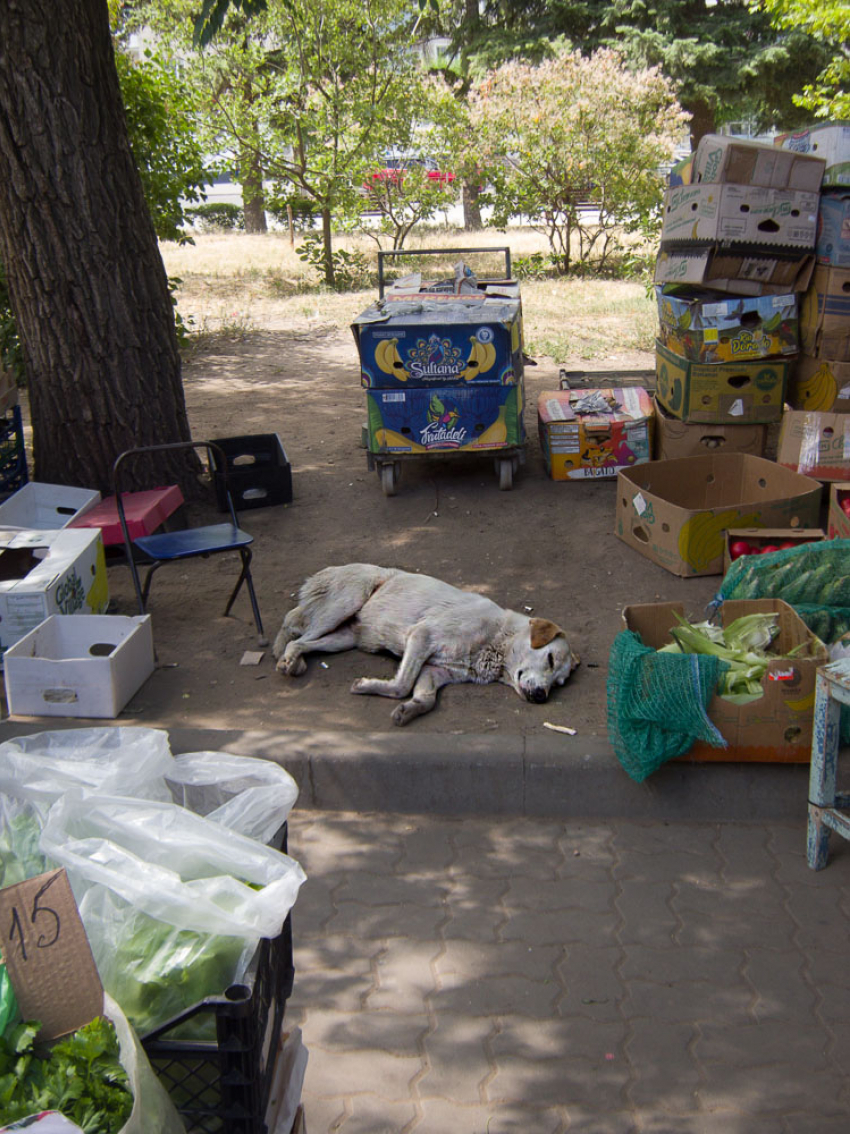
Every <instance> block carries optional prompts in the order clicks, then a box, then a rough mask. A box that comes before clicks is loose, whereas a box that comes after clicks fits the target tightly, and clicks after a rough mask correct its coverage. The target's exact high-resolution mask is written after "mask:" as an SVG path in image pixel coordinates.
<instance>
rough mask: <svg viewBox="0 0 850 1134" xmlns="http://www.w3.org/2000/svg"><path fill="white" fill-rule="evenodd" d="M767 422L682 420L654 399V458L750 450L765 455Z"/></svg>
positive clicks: (657, 459) (753, 454)
mask: <svg viewBox="0 0 850 1134" xmlns="http://www.w3.org/2000/svg"><path fill="white" fill-rule="evenodd" d="M769 428H770V427H769V426H767V425H756V424H754V423H751V422H745V423H744V424H742V425H720V424H713V425H707V424H704V423H703V422H701V421H681V420H680V419H679V418H678V417H673V416H671V414H669V413H667V411H666V410H665V409H664V407H663V406H661V405H659V403H658V399H655V431H654V432H655V447H654V448H655V454H654V455H655V460H656V461H671V460H675V459H676V457H699V456H703V455H705V454H706V453H708V454H718V453H749V454H750V455H751V456H753V457H763V456H764V452H765V449H766V447H767V431H768V429H769Z"/></svg>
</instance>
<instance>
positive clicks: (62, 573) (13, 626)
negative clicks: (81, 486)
mask: <svg viewBox="0 0 850 1134" xmlns="http://www.w3.org/2000/svg"><path fill="white" fill-rule="evenodd" d="M108 601H109V584H108V582H107V578H106V557H105V555H104V550H103V540H102V539H101V535H100V529H99V528H91V529H85V528H80V529H74V528H62V529H61V530H59V531H26V532H16V531H0V651H5V650H7V649H8V648H9V647H10V646H13V645H14V644H15V642H17V641H19V640H20V639H21V638H23V636H24V635H25V634H28V633H29V632H30V630H34V629H35V627H36V626H38V625H39V624H40V623H41V622H43V621H44V620H45V618H47V617H48V615H50V614H102V613H103V612H104V611H105V610H106V605H107V603H108Z"/></svg>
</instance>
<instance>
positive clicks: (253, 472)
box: [213, 433, 292, 512]
mask: <svg viewBox="0 0 850 1134" xmlns="http://www.w3.org/2000/svg"><path fill="white" fill-rule="evenodd" d="M213 442H214V444H216V445H218V447H219V449H221V451H222V453H223V454H224V458H225V460H226V462H227V480H228V483H229V485H230V494H231V496H232V497H233V503H234V504H235V505H236V509H237V511H244V510H245V509H246V508H267V507H269V506H270V505H272V504H288V503H289V502H290V501H291V500H292V468H291V466H290V464H289V461H288V460H287V459H286V453H285V452H284V449H283V443H282V442H281V439H280V437H279V436H278V434H277V433H254V434H249V435H247V436H245V437H216V438H213ZM215 459H216V456H215V454H213V460H215ZM213 476H214V479H215V488H216V497H217V500H218V507H219V510H220V511H222V512H225V511H227V501H226V499H225V495H224V478H223V477H222V475H221V473H220V471H219V470H218V469H216V468H214V469H213Z"/></svg>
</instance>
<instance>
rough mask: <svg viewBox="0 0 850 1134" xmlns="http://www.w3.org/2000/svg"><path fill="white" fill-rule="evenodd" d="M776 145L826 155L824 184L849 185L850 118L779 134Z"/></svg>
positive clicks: (824, 158)
mask: <svg viewBox="0 0 850 1134" xmlns="http://www.w3.org/2000/svg"><path fill="white" fill-rule="evenodd" d="M773 143H774V145H776V146H781V147H782V149H785V150H793V151H794V152H795V153H798V154H813V155H815V156H816V157H819V158H823V160H824V163H825V164H824V171H823V187H824V188H827V187H829V186H833V185H850V122H824V123H822V124H820V125H818V126H809V127H808V128H807V129H805V130H797V131H796V132H794V133H789V134H777V136H776V137H775V138H774V139H773Z"/></svg>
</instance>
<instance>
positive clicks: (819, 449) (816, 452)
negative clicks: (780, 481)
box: [776, 410, 850, 480]
mask: <svg viewBox="0 0 850 1134" xmlns="http://www.w3.org/2000/svg"><path fill="white" fill-rule="evenodd" d="M776 460H777V461H778V463H779V464H781V465H783V466H784V467H785V468H787V469H793V470H794V472H797V473H800V474H802V475H803V476H810V477H814V478H816V479H818V480H850V413H817V412H815V411H812V410H808V411H807V410H786V411H785V414H784V416H783V418H782V425H781V427H780V430H779V443H778V446H777V453H776Z"/></svg>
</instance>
